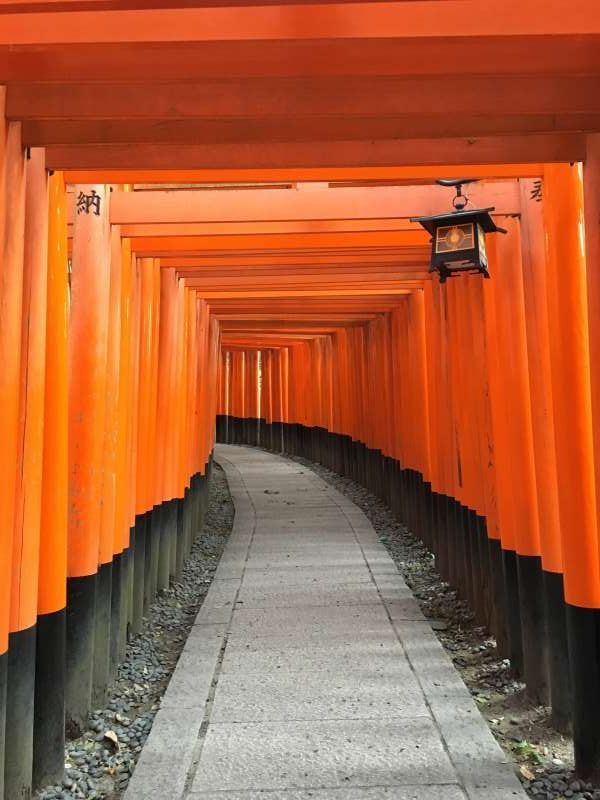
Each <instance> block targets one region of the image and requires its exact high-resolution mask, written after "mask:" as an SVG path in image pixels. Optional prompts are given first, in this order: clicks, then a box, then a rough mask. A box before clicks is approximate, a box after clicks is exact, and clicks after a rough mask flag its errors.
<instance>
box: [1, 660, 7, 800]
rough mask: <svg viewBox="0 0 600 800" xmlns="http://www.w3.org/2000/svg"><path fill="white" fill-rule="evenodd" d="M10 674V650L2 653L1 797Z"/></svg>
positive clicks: (2, 795) (2, 793) (2, 794)
mask: <svg viewBox="0 0 600 800" xmlns="http://www.w3.org/2000/svg"><path fill="white" fill-rule="evenodd" d="M7 674H8V652H4V653H2V654H1V655H0V797H4V750H5V742H6V738H5V731H6V679H7Z"/></svg>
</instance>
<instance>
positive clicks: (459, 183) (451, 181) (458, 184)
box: [436, 178, 479, 211]
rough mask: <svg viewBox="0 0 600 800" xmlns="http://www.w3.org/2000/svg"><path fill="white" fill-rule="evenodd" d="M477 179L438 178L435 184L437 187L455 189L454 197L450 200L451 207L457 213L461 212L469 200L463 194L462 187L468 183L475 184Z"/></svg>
mask: <svg viewBox="0 0 600 800" xmlns="http://www.w3.org/2000/svg"><path fill="white" fill-rule="evenodd" d="M478 180H479V178H439V179H438V180H437V181H436V183H437V184H438V185H439V186H446V187H450V186H454V188H455V189H456V197H454V198H452V205H453V206H454V208H455V209H456V210H457V211H463V210H464V209H465V208H466V206H467V204H468V202H469V198H468V197H467V195H466V194H463V190H462V188H463V186H465V185H467V184H469V183H477V182H478Z"/></svg>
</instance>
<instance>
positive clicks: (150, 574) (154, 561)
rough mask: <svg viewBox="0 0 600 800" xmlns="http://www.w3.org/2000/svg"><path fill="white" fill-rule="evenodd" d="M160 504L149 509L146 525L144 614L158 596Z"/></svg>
mask: <svg viewBox="0 0 600 800" xmlns="http://www.w3.org/2000/svg"><path fill="white" fill-rule="evenodd" d="M160 517H161V512H160V506H154V507H153V508H152V510H151V511H148V522H147V527H146V531H147V533H146V571H145V574H144V580H145V585H144V614H147V613H148V610H149V608H150V606H151V605H152V603H153V602H154V598H155V597H156V587H157V584H158V551H159V549H160Z"/></svg>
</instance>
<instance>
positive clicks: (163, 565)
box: [157, 500, 173, 592]
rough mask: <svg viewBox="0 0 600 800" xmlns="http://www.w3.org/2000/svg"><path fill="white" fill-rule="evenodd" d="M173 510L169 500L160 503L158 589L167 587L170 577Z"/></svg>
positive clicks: (160, 590)
mask: <svg viewBox="0 0 600 800" xmlns="http://www.w3.org/2000/svg"><path fill="white" fill-rule="evenodd" d="M172 526H173V512H172V510H171V501H170V500H169V501H167V502H166V503H163V504H162V512H161V527H160V549H159V553H158V587H157V588H158V591H159V592H162V591H164V590H165V589H168V588H169V579H170V577H171V537H172V535H173V529H172Z"/></svg>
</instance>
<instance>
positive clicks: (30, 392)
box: [4, 148, 48, 800]
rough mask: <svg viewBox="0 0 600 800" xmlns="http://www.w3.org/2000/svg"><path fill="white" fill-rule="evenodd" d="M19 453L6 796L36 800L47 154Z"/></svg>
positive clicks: (26, 328) (27, 295)
mask: <svg viewBox="0 0 600 800" xmlns="http://www.w3.org/2000/svg"><path fill="white" fill-rule="evenodd" d="M24 233H25V236H24V251H23V252H24V255H23V314H22V320H21V322H22V326H21V370H20V372H21V375H20V412H19V449H18V453H17V461H16V472H17V476H18V478H17V483H16V507H15V519H14V539H13V555H12V561H13V572H12V587H11V608H10V631H11V633H10V638H9V658H8V702H7V714H6V729H7V732H10V735H9V736H8V737H7V740H6V765H5V772H4V777H5V786H4V796H5V797H6V798H7V800H12V798H19V799H20V798H22V797H28V796H30V794H31V786H32V770H33V728H34V697H35V649H36V618H37V595H38V566H39V544H40V522H41V502H42V491H41V487H42V468H43V461H42V456H43V443H44V390H45V383H46V304H47V277H48V272H47V264H48V181H47V174H46V168H45V160H44V151H43V150H42V149H40V148H34V149H33V150H32V151H31V153H30V157H29V159H28V161H27V166H26V193H25V228H24Z"/></svg>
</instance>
